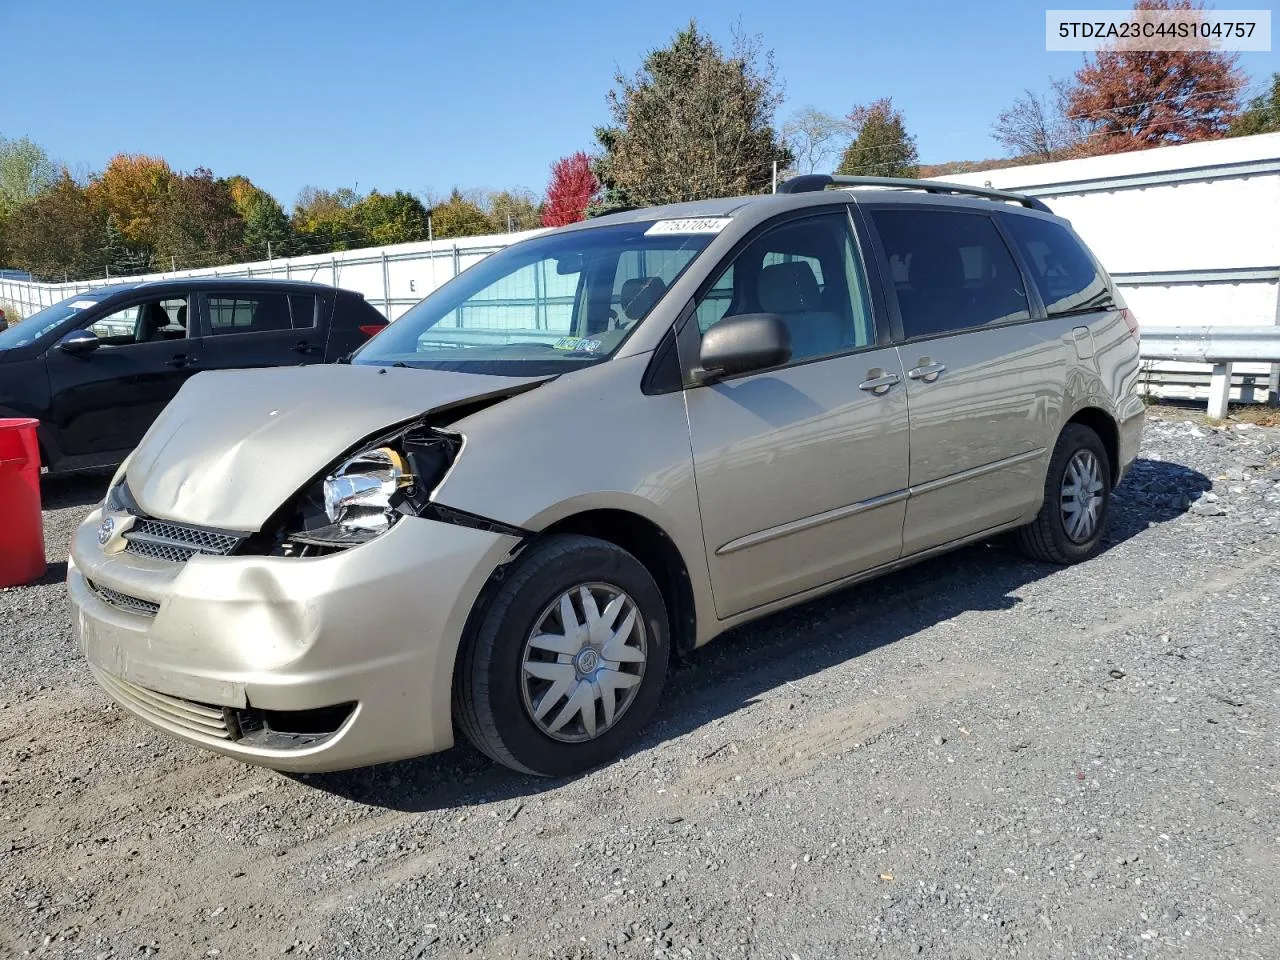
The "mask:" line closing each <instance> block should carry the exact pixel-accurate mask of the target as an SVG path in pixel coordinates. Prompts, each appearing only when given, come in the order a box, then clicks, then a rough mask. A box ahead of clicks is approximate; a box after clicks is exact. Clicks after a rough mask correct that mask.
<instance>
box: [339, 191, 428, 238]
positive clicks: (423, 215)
mask: <svg viewBox="0 0 1280 960" xmlns="http://www.w3.org/2000/svg"><path fill="white" fill-rule="evenodd" d="M353 212H354V213H355V216H356V218H357V219H358V220H359V221H360V223H361V225H362V227H363V229H364V232H365V233H366V234H367V235H368V237H369V240H370V241H371V242H372V243H373V244H375V245H377V246H385V245H387V244H391V243H413V242H414V241H415V240H425V239H427V208H426V207H424V206H423V205H422V201H421V200H419V199H418V198H417V197H415V196H414V195H413V194H411V193H405V192H404V191H402V190H397V191H396V192H395V193H379V192H378V191H377V190H374V191H373V192H372V193H370V194H369V195H368V196H367V197H365V198H364V199H363V200H361V201H360V202H359V203H357V204H356V206H355V209H354V211H353Z"/></svg>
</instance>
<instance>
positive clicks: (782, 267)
mask: <svg viewBox="0 0 1280 960" xmlns="http://www.w3.org/2000/svg"><path fill="white" fill-rule="evenodd" d="M759 295H760V296H759V299H760V309H761V310H763V311H764V312H765V313H800V312H802V311H805V310H820V309H822V307H821V303H820V300H821V295H820V294H819V292H818V280H817V278H816V277H815V276H814V275H813V268H812V267H810V266H809V264H807V263H805V262H804V261H802V260H796V261H793V262H791V263H775V264H773V265H772V266H768V267H765V268H764V269H763V270H761V271H760V287H759Z"/></svg>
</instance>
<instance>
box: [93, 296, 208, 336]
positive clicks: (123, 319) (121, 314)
mask: <svg viewBox="0 0 1280 960" xmlns="http://www.w3.org/2000/svg"><path fill="white" fill-rule="evenodd" d="M88 329H89V332H90V333H92V334H93V335H94V336H95V337H97V338H98V340H99V341H101V343H102V346H104V347H124V346H129V345H130V344H135V343H155V342H157V341H164V340H185V339H186V338H187V298H186V297H166V298H165V299H163V300H147V301H145V302H143V303H133V304H130V305H129V306H127V307H122V308H121V309H119V310H116V311H115V312H114V313H109V314H107V315H106V316H105V317H99V318H98V319H97V320H95V321H94V322H93V323H91V324H90V325H89V328H88Z"/></svg>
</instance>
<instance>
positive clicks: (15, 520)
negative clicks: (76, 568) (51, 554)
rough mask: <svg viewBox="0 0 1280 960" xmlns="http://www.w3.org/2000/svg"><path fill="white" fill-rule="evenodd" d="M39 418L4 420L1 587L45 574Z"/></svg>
mask: <svg viewBox="0 0 1280 960" xmlns="http://www.w3.org/2000/svg"><path fill="white" fill-rule="evenodd" d="M38 423H39V421H37V420H0V587H15V586H17V585H18V584H22V583H30V582H31V581H32V580H38V579H39V578H40V577H42V576H44V571H45V564H44V516H43V514H41V512H40V445H39V444H38V443H37V442H36V426H37V424H38Z"/></svg>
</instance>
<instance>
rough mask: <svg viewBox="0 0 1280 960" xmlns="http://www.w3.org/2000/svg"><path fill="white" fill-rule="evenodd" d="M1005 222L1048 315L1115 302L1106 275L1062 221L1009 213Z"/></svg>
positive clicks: (1094, 308)
mask: <svg viewBox="0 0 1280 960" xmlns="http://www.w3.org/2000/svg"><path fill="white" fill-rule="evenodd" d="M1005 225H1006V226H1007V227H1008V228H1009V232H1010V233H1012V234H1013V241H1014V243H1016V244H1017V245H1018V248H1019V249H1020V250H1021V251H1022V255H1023V258H1024V259H1025V260H1026V261H1027V265H1028V266H1029V267H1030V269H1031V279H1032V282H1034V283H1035V285H1036V289H1037V290H1038V291H1040V299H1041V300H1043V301H1044V306H1045V310H1046V311H1047V312H1048V314H1049V316H1051V317H1052V316H1054V315H1056V314H1063V313H1072V312H1075V311H1079V310H1096V309H1104V308H1107V307H1111V306H1114V305H1115V298H1114V297H1113V296H1112V294H1111V288H1110V287H1109V286H1108V285H1107V279H1106V277H1105V276H1103V274H1102V272H1101V271H1100V270H1099V269H1098V267H1097V264H1096V263H1094V260H1093V258H1092V257H1091V256H1089V254H1088V252H1086V250H1085V249H1084V246H1083V245H1082V244H1081V243H1080V241H1079V240H1078V239H1077V238H1076V237H1075V235H1074V234H1073V233H1072V232H1071V231H1070V230H1068V229H1067V228H1066V227H1064V226H1063V225H1062V224H1060V223H1054V222H1053V221H1052V220H1041V219H1039V218H1038V217H1024V216H1010V217H1008V218H1007V219H1006V221H1005Z"/></svg>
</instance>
